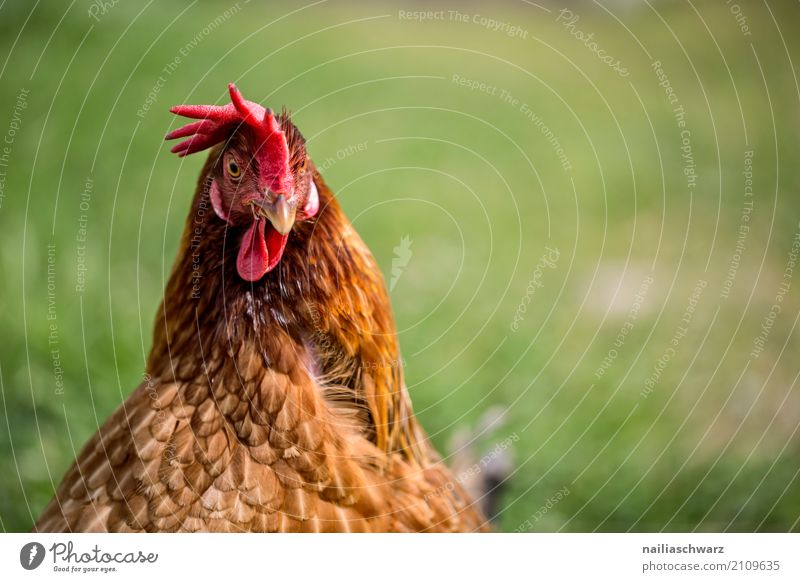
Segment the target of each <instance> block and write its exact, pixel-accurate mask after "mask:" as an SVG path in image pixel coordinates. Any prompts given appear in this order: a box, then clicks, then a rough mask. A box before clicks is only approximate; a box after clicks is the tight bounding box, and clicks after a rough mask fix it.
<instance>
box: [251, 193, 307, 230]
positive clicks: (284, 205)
mask: <svg viewBox="0 0 800 582" xmlns="http://www.w3.org/2000/svg"><path fill="white" fill-rule="evenodd" d="M253 204H255V205H256V206H257V207H258V210H259V212H260V213H261V215H262V216H265V217H267V218H268V219H269V221H270V222H271V223H272V227H273V228H274V229H275V230H277V231H278V233H279V234H282V235H287V234H289V231H290V230H292V226H294V219H295V214H296V212H297V210H296V208H294V207H293V206H291V205H290V204H289V203H288V202H287V201H286V197H285V196H284V195H283V194H280V195H279V196H278V197H277V198H276V199H275V202H273V203H269V202H267V201H265V200H254V201H253Z"/></svg>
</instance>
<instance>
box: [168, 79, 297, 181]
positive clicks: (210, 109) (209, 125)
mask: <svg viewBox="0 0 800 582" xmlns="http://www.w3.org/2000/svg"><path fill="white" fill-rule="evenodd" d="M228 90H229V91H230V95H231V103H229V104H227V105H222V106H216V105H176V106H175V107H172V108H171V109H170V111H171V112H172V113H175V114H177V115H182V116H183V117H189V118H192V119H199V120H200V121H195V122H193V123H189V124H187V125H184V126H183V127H180V128H178V129H176V130H174V131H171V132H170V133H168V134H167V137H166V139H175V138H179V137H188V138H189V139H187V140H184V141H182V142H180V143H179V144H177V145H176V146H174V147H173V148H172V150H171V151H172V152H173V153H176V154H178V155H179V156H181V157H183V156H186V155H188V154H193V153H195V152H199V151H202V150H204V149H207V148H210V147H212V146H214V145H216V144H218V143H220V142H222V141H225V140H226V139H228V137H229V136H230V134H231V132H232V131H233V130H235V129H236V128H237V127H239V126H241V125H243V124H246V125H248V126H249V127H250V128H252V129H253V130H254V131H255V134H256V136H257V137H258V140H259V142H260V143H259V146H258V150H257V151H256V153H255V154H256V157H257V158H258V162H259V169H260V173H261V176H262V177H263V178H264V179H265V181H267V182H269V184H267V186H268V187H269V188H270V189H271V190H273V191H274V192H285V191H287V190H288V189H289V188H290V187H291V172H290V170H289V146H288V144H287V143H286V136H285V135H284V134H283V131H282V130H281V128H280V125H279V124H278V121H277V120H276V119H275V116H274V115H273V114H272V110H271V109H265V108H264V107H262V106H261V105H259V104H258V103H253V102H252V101H248V100H246V99H245V98H244V97H242V94H241V93H240V92H239V89H237V88H236V85H234V84H233V83H230V84H229V85H228Z"/></svg>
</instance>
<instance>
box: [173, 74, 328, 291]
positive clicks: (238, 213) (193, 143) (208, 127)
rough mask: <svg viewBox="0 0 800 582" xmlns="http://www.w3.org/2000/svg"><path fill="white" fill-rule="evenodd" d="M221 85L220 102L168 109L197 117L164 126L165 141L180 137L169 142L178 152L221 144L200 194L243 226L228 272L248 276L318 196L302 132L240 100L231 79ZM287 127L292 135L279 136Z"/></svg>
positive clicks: (261, 271) (271, 256)
mask: <svg viewBox="0 0 800 582" xmlns="http://www.w3.org/2000/svg"><path fill="white" fill-rule="evenodd" d="M228 90H229V91H230V96H231V103H229V104H227V105H223V106H220V107H217V106H213V105H178V106H176V107H173V108H172V109H170V111H172V112H173V113H176V114H178V115H182V116H184V117H190V118H192V119H199V120H200V121H196V122H194V123H190V124H188V125H185V126H183V127H181V128H179V129H176V130H175V131H172V132H171V133H169V134H168V135H167V137H166V139H175V138H179V137H186V138H188V139H186V140H184V141H182V142H181V143H179V144H178V145H176V146H175V147H173V148H172V151H173V152H174V153H177V154H178V155H180V156H185V155H187V154H192V153H195V152H199V151H202V150H205V149H207V148H210V147H212V146H215V145H217V144H220V143H223V147H222V148H221V150H220V151H219V155H217V156H216V157H215V159H213V160H212V166H211V170H210V172H209V175H208V176H207V184H208V193H209V197H210V198H211V205H212V207H213V208H214V212H215V213H216V215H217V216H218V217H219V218H220V219H221V220H224V221H225V222H226V223H227V224H228V225H230V226H231V227H233V228H242V229H243V231H244V233H243V235H242V238H241V242H240V246H239V249H238V254H237V257H236V270H237V271H238V273H239V276H240V277H241V278H242V279H244V280H245V281H251V282H252V281H258V280H259V279H261V278H262V277H263V276H264V275H265V274H266V273H268V272H269V271H271V270H272V269H273V268H275V266H276V265H277V264H278V263H279V262H280V260H281V256H282V255H283V250H284V248H285V246H286V241H287V239H288V237H289V233H290V232H291V230H292V227H293V226H294V224H295V222H296V221H298V220H309V219H310V218H312V217H314V215H316V213H317V211H318V210H319V194H318V192H317V187H316V185H315V184H314V179H313V175H312V171H311V169H310V166H309V164H308V156H307V154H306V150H305V145H304V143H303V140H302V137H301V136H300V134H299V132H297V130H296V129H295V128H294V126H292V125H291V122H290V121H289V120H288V119H286V118H282V119H279V118H276V117H275V115H274V114H273V113H272V110H271V109H265V108H264V107H262V106H261V105H259V104H258V103H253V102H252V101H247V100H246V99H244V97H242V94H241V93H240V92H239V90H238V89H237V88H236V86H235V85H233V84H230V85H228ZM281 122H283V123H281ZM287 131H289V132H291V133H292V139H287Z"/></svg>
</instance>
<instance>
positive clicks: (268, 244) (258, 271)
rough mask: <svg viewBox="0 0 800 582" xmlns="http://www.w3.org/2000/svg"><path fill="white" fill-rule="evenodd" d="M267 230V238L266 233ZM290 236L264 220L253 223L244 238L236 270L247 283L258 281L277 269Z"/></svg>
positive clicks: (260, 219)
mask: <svg viewBox="0 0 800 582" xmlns="http://www.w3.org/2000/svg"><path fill="white" fill-rule="evenodd" d="M265 230H266V236H265V232H264V231H265ZM288 238H289V235H282V234H280V233H279V232H278V231H277V230H275V229H274V228H272V225H271V224H268V223H267V221H266V220H264V219H263V218H257V219H255V220H254V221H253V224H252V225H251V226H250V228H248V229H247V232H245V233H244V236H243V237H242V244H241V246H240V247H239V256H238V257H237V258H236V270H237V271H239V276H240V277H241V278H242V279H244V280H245V281H250V282H253V281H258V280H259V279H261V277H263V276H264V275H265V274H267V273H268V272H269V271H271V270H272V269H274V268H275V266H276V265H277V264H278V263H279V262H280V260H281V257H282V256H283V249H284V248H285V247H286V241H287V240H288Z"/></svg>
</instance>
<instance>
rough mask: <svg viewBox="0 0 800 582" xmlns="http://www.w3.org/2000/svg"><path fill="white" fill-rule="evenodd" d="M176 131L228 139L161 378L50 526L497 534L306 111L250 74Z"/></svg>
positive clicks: (86, 454)
mask: <svg viewBox="0 0 800 582" xmlns="http://www.w3.org/2000/svg"><path fill="white" fill-rule="evenodd" d="M230 91H231V98H232V103H231V104H229V105H226V106H223V107H209V106H196V107H187V106H182V107H178V108H175V109H174V111H175V112H177V113H180V114H182V115H186V116H189V117H194V118H196V119H200V121H198V122H196V123H193V124H190V125H189V126H186V127H185V128H181V129H180V130H177V131H175V132H173V133H172V134H170V136H168V137H188V139H187V141H185V142H183V143H182V144H181V145H179V146H177V147H176V148H175V149H174V151H178V152H180V153H181V154H187V153H193V152H194V151H199V150H201V149H205V148H207V147H213V149H212V150H211V154H210V156H209V158H208V161H207V162H206V164H205V166H204V169H203V172H202V174H201V176H200V180H199V185H198V187H197V192H196V194H195V197H194V200H193V202H192V207H191V212H190V213H189V217H188V218H187V221H186V226H185V229H184V232H183V236H182V238H181V243H180V250H179V251H178V257H177V260H176V262H175V265H174V267H173V270H172V274H171V276H170V279H169V283H168V284H167V288H166V290H165V293H164V302H163V304H162V306H161V309H160V310H159V313H158V317H157V320H156V325H155V331H154V340H153V348H152V351H151V352H150V356H149V359H148V366H147V374H146V376H145V381H144V382H143V383H142V384H141V385H140V386H139V387H138V388H137V389H136V390H135V391H134V392H133V394H132V395H131V396H130V397H129V398H128V399H127V400H126V401H125V402H124V403H123V404H122V406H121V407H120V408H119V409H117V411H116V412H114V413H113V414H112V415H111V417H110V418H109V419H108V420H107V421H106V422H105V424H104V425H103V426H102V427H101V428H100V430H99V431H98V432H97V433H96V434H95V435H94V436H93V437H92V438H91V439H90V441H89V442H88V443H87V444H86V446H85V447H84V448H83V450H82V451H81V453H80V454H79V455H78V458H77V459H76V461H75V463H74V464H73V465H72V467H71V468H70V469H69V471H68V472H67V474H66V476H65V477H64V479H63V481H62V482H61V484H60V485H59V487H58V489H57V491H56V494H55V497H54V498H53V500H52V501H51V502H50V503H49V505H48V506H47V507H46V508H45V510H44V512H43V514H42V515H41V517H40V518H39V520H38V521H37V522H36V524H35V526H34V529H35V530H37V531H41V532H56V531H115V532H130V531H168V532H172V531H226V532H242V531H254V532H334V531H335V532H354V531H372V532H383V531H387V532H390V531H482V530H486V529H487V528H488V526H487V524H486V520H485V518H484V516H483V515H482V514H481V511H480V510H479V509H478V507H477V506H476V505H475V504H474V502H473V501H472V500H471V499H469V498H468V497H467V495H466V493H465V492H464V490H463V488H462V487H461V485H460V483H459V480H458V479H456V478H454V476H453V475H452V474H451V473H450V471H449V470H448V469H447V467H445V466H444V464H443V463H442V462H441V461H440V459H439V457H438V456H437V454H436V452H435V451H434V450H433V449H432V447H431V445H430V444H429V443H428V441H427V439H426V436H425V434H424V432H423V431H422V429H421V428H420V426H419V424H418V423H417V421H416V419H415V418H414V415H413V412H412V408H411V403H410V400H409V396H408V392H407V390H406V386H405V384H404V381H403V370H402V368H401V366H400V365H398V363H399V362H401V361H402V360H401V358H400V353H399V347H398V342H397V336H396V330H395V325H394V321H393V319H392V314H391V309H390V304H389V298H388V295H387V292H386V289H385V286H384V282H383V278H382V276H381V274H380V271H379V270H378V267H377V265H376V263H375V260H374V259H373V257H372V255H371V254H370V252H369V250H368V249H367V247H366V246H365V244H364V243H363V241H362V240H361V239H360V238H359V236H358V234H356V232H355V231H354V230H353V228H352V226H351V224H350V223H349V221H348V220H347V218H346V217H345V216H344V214H343V213H342V211H341V209H340V207H339V205H338V203H337V202H336V200H335V198H334V196H333V194H332V193H331V191H330V190H329V189H328V188H327V186H326V185H325V183H324V181H323V179H322V177H321V176H320V175H319V173H318V172H317V170H316V169H315V167H314V165H313V163H312V162H311V161H310V159H309V158H308V157H307V154H306V149H305V142H304V140H303V138H302V136H301V134H300V132H299V131H298V130H297V128H295V126H294V125H293V124H292V122H291V121H290V119H289V117H288V115H286V114H285V113H284V114H281V115H280V116H273V114H272V112H271V111H270V110H268V109H267V110H265V109H264V108H263V107H260V106H259V105H257V104H254V103H251V102H249V101H246V100H244V99H243V98H242V97H241V95H240V94H239V93H238V91H237V90H236V88H235V87H233V86H231V88H230Z"/></svg>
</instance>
